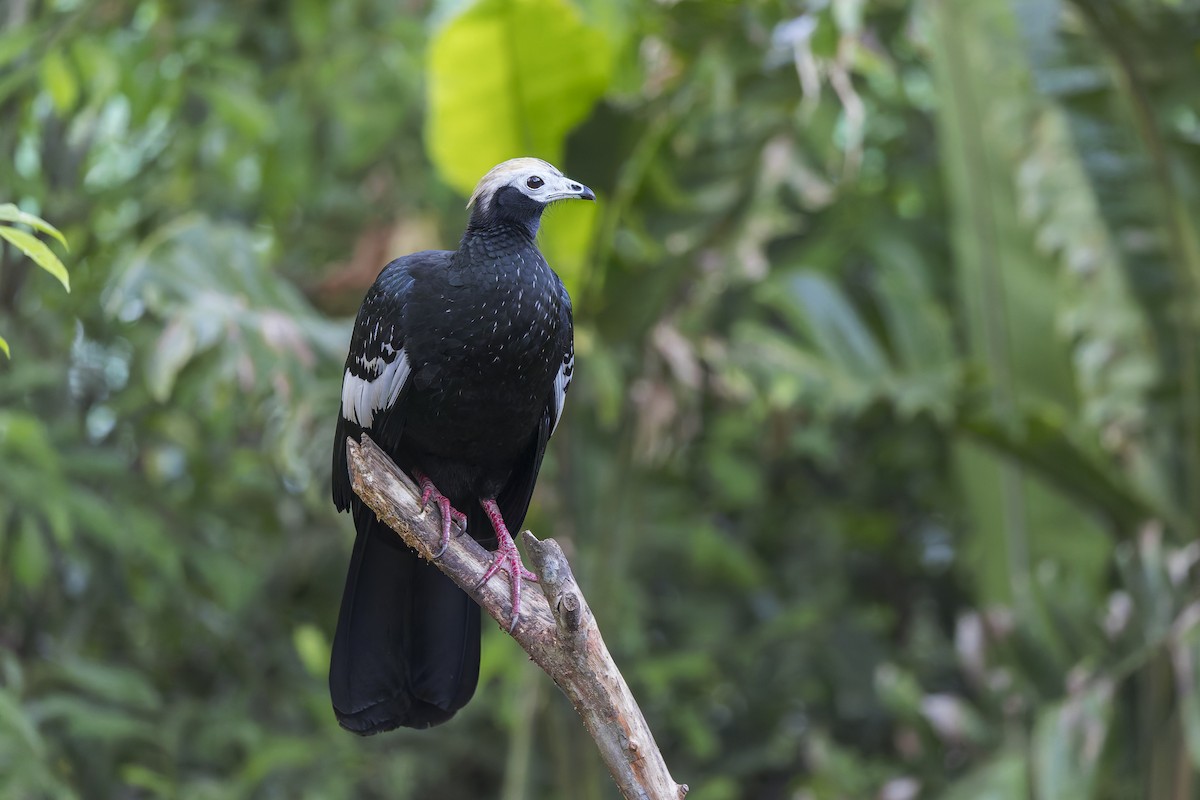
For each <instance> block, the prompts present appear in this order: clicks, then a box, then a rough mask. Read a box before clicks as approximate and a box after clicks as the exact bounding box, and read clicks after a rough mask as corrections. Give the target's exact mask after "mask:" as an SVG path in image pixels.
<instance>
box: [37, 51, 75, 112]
mask: <svg viewBox="0 0 1200 800" xmlns="http://www.w3.org/2000/svg"><path fill="white" fill-rule="evenodd" d="M42 85H43V86H45V87H46V91H47V92H49V93H50V99H51V100H53V101H54V107H55V108H56V109H58V113H59V114H65V113H66V112H68V111H70V110H71V109H72V108H74V107H75V101H77V100H78V99H79V81H77V80H76V79H75V73H74V71H73V70H72V69H71V65H70V64H69V63H68V62H67V59H66V57H65V56H64V55H63V54H62V52H60V51H58V50H51V51H50V52H49V53H47V54H46V57H45V58H43V59H42Z"/></svg>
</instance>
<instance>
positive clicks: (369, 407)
mask: <svg viewBox="0 0 1200 800" xmlns="http://www.w3.org/2000/svg"><path fill="white" fill-rule="evenodd" d="M389 349H390V348H389ZM358 363H359V364H360V365H361V366H362V367H363V369H366V370H369V371H371V372H376V371H377V372H378V374H377V375H376V376H375V377H374V378H359V377H357V376H355V375H353V374H352V373H351V372H350V370H349V369H347V370H346V375H345V377H344V378H342V416H343V417H345V418H346V419H347V420H349V421H350V422H353V423H356V424H358V425H359V426H361V427H363V428H369V427H371V422H372V420H374V419H375V414H376V412H379V411H383V410H384V409H386V408H391V407H392V405H393V404H395V402H396V399H397V398H399V397H400V390H401V389H403V388H404V383H405V381H407V380H408V374H409V372H410V371H411V370H410V368H409V366H408V354H407V353H405V352H404V349H403V348H401V349H400V354H399V355H398V356H397V357H396V358H395V359H393V360H392V361H391V362H390V363H389V362H386V361H384V360H383V359H382V358H372V359H363V358H360V359H359V360H358ZM381 367H382V369H380V368H381ZM557 387H558V384H557V382H556V383H555V388H556V389H557Z"/></svg>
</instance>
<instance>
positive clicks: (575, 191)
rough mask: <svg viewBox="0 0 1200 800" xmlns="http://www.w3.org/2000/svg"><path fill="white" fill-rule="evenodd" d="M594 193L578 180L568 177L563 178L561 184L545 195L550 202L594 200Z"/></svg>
mask: <svg viewBox="0 0 1200 800" xmlns="http://www.w3.org/2000/svg"><path fill="white" fill-rule="evenodd" d="M595 199H596V193H595V192H593V191H592V190H591V189H589V188H588V187H586V186H584V185H583V184H582V183H580V182H579V181H573V180H571V179H570V178H563V179H562V184H561V185H560V186H558V187H557V188H556V189H555V190H554V192H553V193H551V194H549V195H547V196H546V202H547V203H552V202H554V201H555V200H595Z"/></svg>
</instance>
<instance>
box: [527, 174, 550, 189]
mask: <svg viewBox="0 0 1200 800" xmlns="http://www.w3.org/2000/svg"><path fill="white" fill-rule="evenodd" d="M545 183H546V182H545V181H544V180H542V179H541V178H539V177H538V176H537V175H534V176H533V177H532V178H530V179H529V180H527V181H525V185H526V186H528V187H529V188H530V189H540V188H542V186H543V185H544V184H545Z"/></svg>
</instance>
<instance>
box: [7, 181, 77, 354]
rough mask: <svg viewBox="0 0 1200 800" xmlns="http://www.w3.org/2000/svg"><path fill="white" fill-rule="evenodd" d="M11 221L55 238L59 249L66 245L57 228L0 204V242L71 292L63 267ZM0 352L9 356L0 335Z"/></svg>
mask: <svg viewBox="0 0 1200 800" xmlns="http://www.w3.org/2000/svg"><path fill="white" fill-rule="evenodd" d="M13 222H16V223H20V224H22V225H28V226H29V227H31V228H33V229H34V230H38V231H42V232H43V233H48V234H50V235H51V236H53V237H54V238H55V239H57V240H58V242H59V244H61V245H62V246H63V247H66V246H67V240H66V237H64V236H63V235H62V233H61V232H60V231H59V230H58V228H55V227H54V226H53V225H51V224H50V223H49V222H46V220H44V219H42V218H41V217H39V216H37V215H36V214H30V213H27V212H25V211H22V210H21V209H19V208H17V207H16V206H14V205H13V204H12V203H4V204H3V205H0V239H4V240H5V241H6V242H8V243H9V244H11V245H12V246H13V247H15V248H17V249H18V250H20V251H21V252H22V253H24V254H25V255H26V256H28V257H29V258H30V259H32V260H33V262H34V263H35V264H37V265H38V266H39V267H41V268H42V269H44V270H46V272H49V273H50V274H51V275H53V276H54V277H55V278H58V281H59V283H61V284H62V285H63V288H64V289H66V290H67V291H68V292H69V291H71V281H70V277H69V276H68V275H67V268H66V267H64V266H63V263H62V261H61V260H59V258H58V256H56V255H54V251H53V250H51V249H50V248H49V247H47V246H46V245H45V243H43V242H42V240H41V239H38V238H37V237H36V236H34V235H32V234H29V233H26V232H25V231H23V230H21V229H20V228H18V227H16V226H14V225H11V224H7V223H13ZM0 350H3V351H4V355H5V356H8V357H11V356H12V353H11V352H9V347H8V341H7V340H6V339H5V338H4V337H2V336H0Z"/></svg>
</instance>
